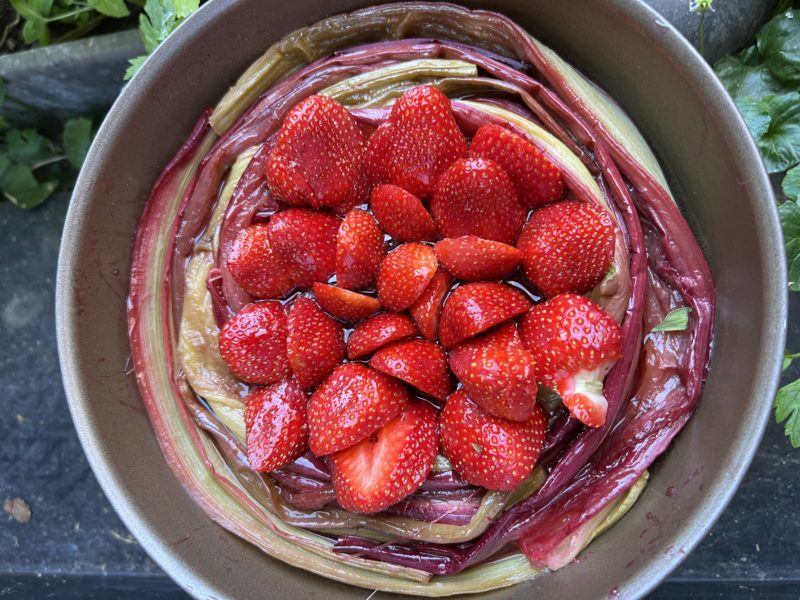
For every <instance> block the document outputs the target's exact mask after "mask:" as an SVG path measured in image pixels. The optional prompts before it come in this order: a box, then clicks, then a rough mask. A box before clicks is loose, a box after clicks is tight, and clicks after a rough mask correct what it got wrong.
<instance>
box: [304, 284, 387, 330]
mask: <svg viewBox="0 0 800 600" xmlns="http://www.w3.org/2000/svg"><path fill="white" fill-rule="evenodd" d="M313 289H314V295H315V296H316V297H317V302H319V305H320V306H321V307H322V308H323V309H325V311H326V312H328V313H329V314H331V315H333V316H334V317H336V318H337V319H341V320H342V321H347V322H348V323H357V322H358V321H361V320H362V319H366V318H367V317H368V316H370V315H372V314H374V313H376V312H378V310H380V308H381V303H380V302H378V299H377V298H373V297H372V296H366V295H364V294H359V293H358V292H351V291H350V290H343V289H342V288H338V287H335V286H333V285H328V284H327V283H315V284H314V288H313Z"/></svg>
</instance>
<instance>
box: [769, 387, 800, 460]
mask: <svg viewBox="0 0 800 600" xmlns="http://www.w3.org/2000/svg"><path fill="white" fill-rule="evenodd" d="M775 420H776V421H777V422H778V423H783V422H784V421H786V424H785V425H784V428H783V430H784V432H785V433H786V437H788V438H789V441H790V442H791V444H792V446H794V447H795V448H800V379H798V380H797V381H793V382H792V383H789V384H787V385H785V386H783V387H782V388H781V389H779V390H778V395H777V396H776V398H775Z"/></svg>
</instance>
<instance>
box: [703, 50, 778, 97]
mask: <svg viewBox="0 0 800 600" xmlns="http://www.w3.org/2000/svg"><path fill="white" fill-rule="evenodd" d="M752 49H753V50H755V47H753V48H752ZM746 52H747V51H745V52H740V53H739V54H733V55H728V56H723V57H722V58H721V59H720V60H719V61H717V63H716V64H715V65H714V71H715V72H716V74H717V77H719V78H720V81H722V85H724V86H725V89H726V90H728V93H729V94H730V95H731V97H732V98H733V99H734V100H736V101H737V103H738V102H739V101H741V100H742V99H744V98H747V97H751V98H761V97H762V96H767V95H772V94H777V93H781V92H785V91H790V90H787V89H785V88H784V86H783V84H782V83H781V82H780V81H779V80H778V78H777V77H775V76H774V75H773V74H772V71H770V70H769V67H767V65H765V64H764V63H763V62H762V61H761V58H760V57H759V56H758V52H755V57H753V56H752V55H753V53H752V52H750V53H747V54H746Z"/></svg>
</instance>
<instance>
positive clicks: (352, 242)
mask: <svg viewBox="0 0 800 600" xmlns="http://www.w3.org/2000/svg"><path fill="white" fill-rule="evenodd" d="M385 255H386V245H385V244H384V241H383V231H381V228H380V227H378V224H377V223H376V222H375V219H374V218H373V216H372V215H370V214H369V213H368V212H366V211H364V210H361V209H359V208H354V209H353V210H351V211H350V212H349V213H347V216H345V218H344V220H343V221H342V223H341V225H339V233H338V235H337V238H336V284H337V285H338V286H339V287H343V288H346V289H348V290H360V289H364V288H366V287H370V286H371V285H373V284H374V283H375V278H376V277H377V275H378V266H379V265H380V264H381V261H382V260H383V257H384V256H385Z"/></svg>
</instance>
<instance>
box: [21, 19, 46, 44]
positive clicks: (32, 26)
mask: <svg viewBox="0 0 800 600" xmlns="http://www.w3.org/2000/svg"><path fill="white" fill-rule="evenodd" d="M22 39H23V40H24V41H25V43H26V44H33V43H34V42H39V43H40V44H42V45H43V46H44V45H46V44H48V43H49V42H50V30H49V29H48V27H47V23H46V22H44V21H25V25H23V26H22Z"/></svg>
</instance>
